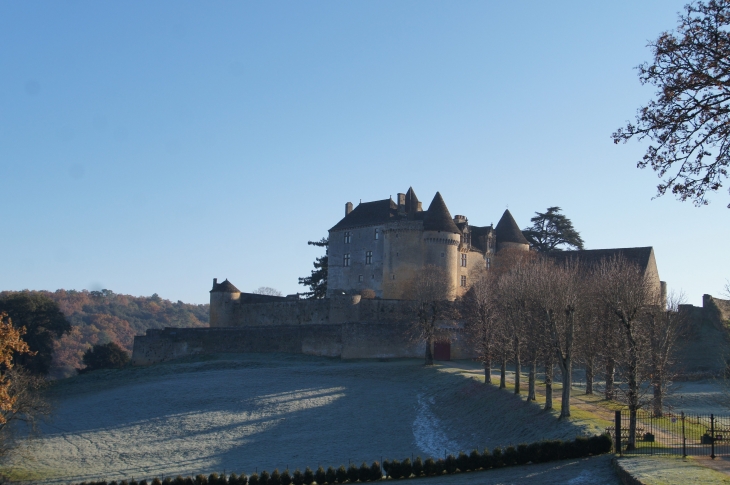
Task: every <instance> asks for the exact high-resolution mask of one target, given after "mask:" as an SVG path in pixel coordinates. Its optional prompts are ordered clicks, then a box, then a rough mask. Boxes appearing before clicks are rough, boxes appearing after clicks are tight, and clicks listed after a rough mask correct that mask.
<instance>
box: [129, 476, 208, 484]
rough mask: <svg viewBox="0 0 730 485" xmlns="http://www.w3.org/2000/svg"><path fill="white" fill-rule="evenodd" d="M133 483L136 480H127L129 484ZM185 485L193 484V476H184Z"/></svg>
mask: <svg viewBox="0 0 730 485" xmlns="http://www.w3.org/2000/svg"><path fill="white" fill-rule="evenodd" d="M133 483H134V484H135V485H136V483H137V482H135V481H134V480H132V481H131V482H129V485H132V484H133ZM185 485H195V480H194V479H193V477H185Z"/></svg>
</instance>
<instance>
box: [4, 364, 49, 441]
mask: <svg viewBox="0 0 730 485" xmlns="http://www.w3.org/2000/svg"><path fill="white" fill-rule="evenodd" d="M5 375H6V376H7V377H8V378H9V380H10V388H9V390H8V395H9V396H10V397H11V398H13V399H14V400H15V403H14V405H13V407H12V408H10V409H5V410H3V411H2V412H0V414H1V415H2V418H3V420H4V422H2V423H1V424H0V456H2V455H4V454H6V453H7V452H8V451H10V450H11V449H12V448H13V447H14V446H15V445H16V444H17V441H16V440H17V436H16V429H15V428H16V425H17V424H18V423H25V427H26V430H28V431H30V434H28V435H26V436H27V437H32V436H33V435H34V434H36V433H37V432H38V427H37V422H38V420H39V419H43V418H45V417H46V416H48V415H50V413H51V406H50V404H49V403H48V401H47V400H46V399H45V397H44V395H43V388H45V387H46V381H45V380H44V379H43V378H42V377H38V376H35V375H33V374H31V373H29V372H28V371H26V370H25V369H23V368H22V367H20V366H15V367H14V368H12V369H10V370H6V371H5Z"/></svg>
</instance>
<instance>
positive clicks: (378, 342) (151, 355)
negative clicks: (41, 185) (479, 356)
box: [132, 323, 473, 365]
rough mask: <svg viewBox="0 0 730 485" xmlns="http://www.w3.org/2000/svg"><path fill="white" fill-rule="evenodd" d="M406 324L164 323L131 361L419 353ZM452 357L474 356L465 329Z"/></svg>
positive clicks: (456, 334) (455, 338)
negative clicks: (214, 325) (210, 356)
mask: <svg viewBox="0 0 730 485" xmlns="http://www.w3.org/2000/svg"><path fill="white" fill-rule="evenodd" d="M408 327H409V326H408V325H407V324H404V323H399V324H392V323H346V324H336V325H330V324H327V325H322V324H320V325H279V326H275V327H272V326H269V325H266V326H246V327H236V328H230V327H229V328H165V329H164V330H148V331H147V334H146V335H144V336H137V337H135V338H134V351H133V354H132V365H150V364H154V363H158V362H165V361H169V360H174V359H179V358H181V357H187V356H193V355H202V354H217V353H249V352H282V353H292V354H307V355H319V356H327V357H340V358H342V359H370V358H405V357H415V358H421V357H423V356H424V353H425V344H424V343H423V342H414V341H412V340H411V338H410V333H409V331H408ZM450 333H451V336H450V340H451V342H452V344H451V357H452V359H466V358H471V357H473V351H472V350H471V348H470V347H469V345H468V342H467V341H466V339H465V338H464V335H463V332H462V331H461V330H459V329H455V330H453V331H451V332H450Z"/></svg>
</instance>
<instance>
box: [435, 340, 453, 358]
mask: <svg viewBox="0 0 730 485" xmlns="http://www.w3.org/2000/svg"><path fill="white" fill-rule="evenodd" d="M433 358H434V360H451V342H449V341H448V340H444V341H439V342H434V344H433Z"/></svg>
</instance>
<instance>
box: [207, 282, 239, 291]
mask: <svg viewBox="0 0 730 485" xmlns="http://www.w3.org/2000/svg"><path fill="white" fill-rule="evenodd" d="M210 292H211V293H213V292H220V293H240V292H241V291H240V290H239V289H238V288H236V287H235V286H233V283H231V282H230V281H228V279H227V278H226V280H225V281H224V282H223V283H216V284H215V285H213V289H212V290H210Z"/></svg>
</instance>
